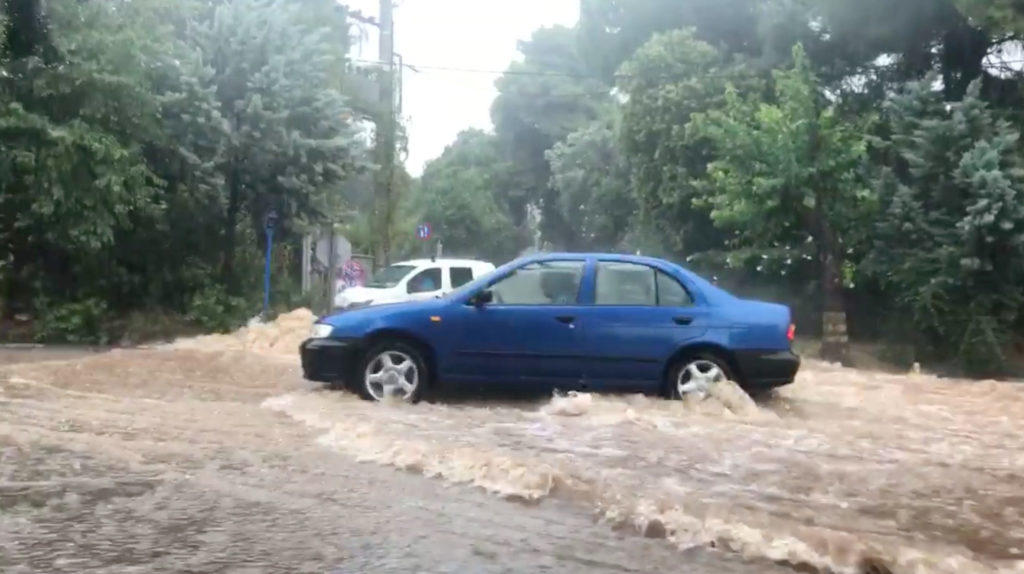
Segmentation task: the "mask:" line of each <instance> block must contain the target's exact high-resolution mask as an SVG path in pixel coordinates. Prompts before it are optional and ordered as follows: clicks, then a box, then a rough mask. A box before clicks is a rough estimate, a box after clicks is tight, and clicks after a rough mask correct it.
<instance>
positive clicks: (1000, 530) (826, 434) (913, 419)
mask: <svg viewBox="0 0 1024 574" xmlns="http://www.w3.org/2000/svg"><path fill="white" fill-rule="evenodd" d="M10 363H11V361H8V365H6V366H3V365H0V571H2V572H5V573H6V572H411V571H415V572H533V571H552V572H666V571H676V572H698V573H700V572H751V573H753V572H771V571H778V572H787V571H789V572H792V571H794V570H799V571H821V572H826V571H834V572H886V571H891V572H915V573H916V572H939V573H946V572H949V573H953V572H956V573H972V572H1008V573H1009V572H1015V573H1019V572H1024V387H1021V386H1017V385H1014V384H1010V383H997V382H991V381H988V382H966V381H952V380H938V379H934V378H931V377H927V376H917V377H911V376H901V375H891V374H877V373H869V372H862V371H855V370H849V369H842V368H838V367H833V366H829V365H826V364H822V363H814V362H810V363H809V364H807V365H806V366H805V368H804V369H803V370H802V372H801V374H800V377H799V380H798V382H797V384H795V385H793V386H792V387H789V388H786V389H783V390H782V391H780V392H779V393H778V394H777V395H776V396H774V397H771V398H769V399H767V400H766V401H764V402H763V403H761V404H754V403H753V402H751V401H749V399H747V398H746V396H745V395H742V394H741V393H739V392H738V391H737V389H735V388H733V387H730V386H723V387H721V388H720V389H717V391H716V393H715V394H714V395H713V396H712V397H710V398H709V399H708V400H706V401H703V402H667V401H661V400H658V399H652V398H646V397H639V396H623V397H609V396H594V395H574V396H565V397H555V398H553V399H552V398H537V399H531V400H516V401H508V400H503V399H502V400H499V399H496V398H485V399H480V400H476V399H474V400H468V399H465V398H460V397H457V398H445V397H441V398H440V399H439V400H437V401H435V402H432V403H424V404H419V405H415V406H410V405H403V404H385V405H373V404H368V403H365V402H362V401H360V400H358V399H356V398H355V397H352V396H351V395H348V394H346V393H339V392H328V391H325V390H322V389H320V388H317V387H316V386H314V385H310V384H308V383H305V382H303V381H302V380H301V377H300V375H299V373H298V369H297V366H296V361H295V357H294V356H289V355H287V354H282V355H280V356H271V355H266V354H256V353H251V352H241V351H218V350H216V348H214V347H211V348H210V349H208V350H197V349H183V348H177V349H166V350H136V351H114V352H111V353H106V354H103V355H98V356H88V357H84V358H78V359H73V360H61V361H56V362H36V363H26V364H10Z"/></svg>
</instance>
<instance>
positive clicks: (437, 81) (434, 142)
mask: <svg viewBox="0 0 1024 574" xmlns="http://www.w3.org/2000/svg"><path fill="white" fill-rule="evenodd" d="M340 1H341V2H342V3H343V4H347V5H348V6H350V7H351V8H352V9H354V10H360V11H361V12H362V13H363V14H364V15H367V16H377V14H378V10H377V8H378V1H377V0H348V1H346V0H340ZM396 3H397V7H396V8H395V52H397V53H398V54H401V55H402V57H403V58H404V59H405V63H407V64H412V65H414V66H415V65H417V64H418V65H421V66H437V67H446V68H463V69H465V68H469V69H474V70H499V71H500V70H504V69H505V68H506V67H507V66H508V65H509V63H510V62H511V61H512V60H514V59H517V58H518V57H519V56H518V52H517V51H516V42H517V41H518V40H520V39H527V38H529V37H530V34H532V33H533V31H534V30H535V29H537V28H540V27H542V26H551V25H554V24H563V25H566V26H571V25H573V24H575V23H576V21H577V20H578V19H579V0H397V2H396ZM364 30H365V31H366V33H367V36H366V37H365V38H364V41H363V43H362V45H361V46H355V47H353V54H352V57H353V58H357V59H367V60H376V59H377V57H378V53H377V34H376V30H374V29H373V28H372V27H368V26H367V27H364ZM403 76H404V77H403V81H404V84H405V90H404V103H403V110H402V114H403V118H404V121H405V126H406V129H407V131H408V134H409V157H408V159H407V160H406V168H407V169H408V170H409V172H410V173H412V174H413V175H414V176H418V175H420V173H421V172H422V171H423V166H424V164H425V163H426V162H427V161H429V160H431V159H434V158H436V157H437V156H439V155H441V152H443V151H444V148H445V146H447V145H448V144H449V143H451V142H452V141H453V140H454V139H455V136H456V135H457V134H458V133H459V132H460V131H462V130H464V129H467V128H470V127H476V128H481V129H488V130H489V129H491V127H492V126H491V118H490V108H491V102H492V101H493V100H494V97H495V96H496V95H497V91H496V90H495V88H494V81H495V80H496V79H497V78H498V75H496V74H482V73H467V72H450V71H440V70H427V69H423V70H421V71H420V73H416V72H413V71H412V70H409V69H406V70H405V71H404V72H403Z"/></svg>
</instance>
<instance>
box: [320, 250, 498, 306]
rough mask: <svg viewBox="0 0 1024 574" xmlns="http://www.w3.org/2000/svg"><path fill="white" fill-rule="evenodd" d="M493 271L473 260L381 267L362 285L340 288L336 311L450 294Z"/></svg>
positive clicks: (419, 260)
mask: <svg viewBox="0 0 1024 574" xmlns="http://www.w3.org/2000/svg"><path fill="white" fill-rule="evenodd" d="M491 271H494V265H492V264H491V263H487V262H485V261H474V260H472V259H416V260H413V261H403V262H401V263H396V264H394V265H392V266H391V267H387V268H385V269H381V270H380V271H379V272H377V273H375V274H374V276H373V278H372V279H370V280H369V281H367V282H366V286H365V287H349V288H347V289H344V288H339V289H338V291H337V293H335V295H334V308H335V310H342V309H352V308H358V307H366V306H368V305H381V304H384V303H400V302H403V301H420V300H424V299H433V298H435V297H440V296H441V295H445V294H447V293H450V292H451V291H453V290H454V289H457V288H459V287H462V286H463V285H465V284H466V283H469V282H470V281H473V280H474V279H477V278H479V277H481V276H482V275H486V274H487V273H490V272H491Z"/></svg>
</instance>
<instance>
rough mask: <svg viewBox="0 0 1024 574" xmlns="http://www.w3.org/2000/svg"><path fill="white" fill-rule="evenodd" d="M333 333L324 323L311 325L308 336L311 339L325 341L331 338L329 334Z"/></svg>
mask: <svg viewBox="0 0 1024 574" xmlns="http://www.w3.org/2000/svg"><path fill="white" fill-rule="evenodd" d="M333 331H334V327H332V326H330V325H327V324H326V323H316V324H315V325H313V329H312V330H311V331H310V333H309V336H310V338H312V339H326V338H327V337H330V336H331V332H333Z"/></svg>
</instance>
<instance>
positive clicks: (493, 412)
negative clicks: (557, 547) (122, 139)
mask: <svg viewBox="0 0 1024 574" xmlns="http://www.w3.org/2000/svg"><path fill="white" fill-rule="evenodd" d="M737 393H742V390H740V389H739V388H738V387H735V386H734V385H731V384H729V385H722V386H721V387H719V388H716V389H714V390H713V391H712V392H711V393H710V394H709V396H708V398H707V399H706V400H704V401H690V402H687V401H682V402H678V401H677V402H672V401H663V400H659V399H654V398H648V397H642V396H624V397H616V396H598V395H590V394H585V393H570V394H567V395H556V396H554V397H553V398H552V399H551V400H550V401H549V402H547V403H546V404H543V405H540V406H539V407H531V406H530V405H511V406H510V405H504V404H496V405H494V406H492V407H479V406H475V407H465V406H447V405H429V404H422V405H417V406H410V405H394V406H392V405H386V406H382V405H374V404H369V403H363V402H362V401H359V400H357V399H355V398H354V397H351V396H349V395H347V394H344V393H322V392H321V393H291V394H288V395H284V396H280V397H275V398H272V399H268V400H267V401H266V402H265V403H264V407H265V408H269V409H272V410H275V411H278V412H282V413H284V414H287V415H288V416H290V417H291V418H293V419H295V420H298V421H301V422H303V423H305V424H306V425H308V426H310V427H312V428H314V429H318V430H322V431H324V434H322V435H321V436H320V437H319V439H318V442H319V443H320V444H322V445H324V446H325V447H328V448H331V449H334V450H336V451H338V452H342V453H344V454H346V455H349V456H353V457H355V458H357V459H358V460H362V461H367V462H373V463H377V464H382V465H389V466H394V467H396V468H401V469H404V470H408V471H412V472H417V473H422V474H424V475H426V476H431V477H437V478H440V479H443V480H446V481H449V482H452V483H460V484H472V485H475V486H478V487H481V488H484V489H486V490H487V491H489V492H492V493H495V494H497V495H500V496H506V497H510V498H515V499H523V500H538V499H541V498H544V497H547V496H553V495H554V496H560V497H566V498H569V499H573V500H577V501H580V502H583V503H585V504H587V505H589V506H590V507H591V508H592V509H593V510H594V511H595V512H596V513H597V514H598V516H599V517H600V518H601V519H602V520H603V521H605V522H607V523H608V524H609V525H610V526H612V527H616V528H628V529H632V530H635V531H636V532H638V533H640V534H643V535H645V536H651V537H664V538H667V539H669V540H670V541H672V542H673V543H675V544H676V545H678V546H679V547H680V548H681V549H686V548H692V547H695V546H701V547H714V548H719V549H722V550H727V551H730V552H736V553H739V554H742V555H744V556H747V557H750V558H761V559H769V560H773V561H777V562H781V563H786V564H791V565H798V566H800V567H802V568H805V569H811V570H815V571H819V572H851V573H855V572H886V571H892V572H913V573H917V572H922V573H923V572H937V573H949V574H953V573H957V574H959V573H965V574H973V573H975V572H977V573H982V572H997V571H1002V572H1017V571H1018V570H1015V569H1017V568H1020V567H1021V562H1019V561H1005V560H1001V561H993V560H989V561H987V562H986V561H984V560H981V559H979V558H978V557H976V556H973V553H972V552H970V551H967V550H966V549H964V548H960V549H957V548H956V547H955V546H953V545H950V544H948V543H944V542H938V541H930V540H928V539H927V538H922V537H921V536H914V535H911V534H912V533H903V532H901V531H900V528H899V527H898V526H894V527H888V528H882V529H880V530H878V529H876V531H872V526H871V524H872V522H873V521H874V519H868V520H865V519H864V517H863V516H858V515H857V512H856V508H854V506H855V503H856V502H857V501H853V502H851V500H849V499H848V498H846V497H844V496H843V494H842V492H832V491H835V490H836V489H837V488H838V489H839V490H842V487H843V486H844V485H843V484H842V483H837V484H829V481H830V479H825V478H824V477H821V476H817V477H816V476H814V475H813V473H811V475H810V476H804V477H801V475H800V474H799V472H800V469H801V468H802V465H803V464H806V463H805V462H804V461H800V460H799V459H797V458H793V459H792V460H793V462H794V463H795V462H799V463H800V464H796V466H795V467H794V468H791V469H787V468H785V467H778V470H775V469H774V468H767V469H761V468H759V467H758V464H763V463H762V462H761V461H760V460H757V459H759V458H760V457H762V456H764V455H765V454H766V452H767V454H770V455H772V456H777V455H783V456H782V458H783V460H785V459H786V458H787V457H793V456H794V452H792V451H788V452H787V451H785V450H784V449H786V448H787V445H788V447H789V448H796V449H797V450H796V451H795V452H796V453H799V452H800V450H801V449H802V450H804V451H805V452H804V456H806V454H807V453H806V450H807V449H812V448H823V449H828V448H835V445H830V444H827V443H825V444H822V442H821V439H815V438H814V437H808V436H807V431H806V430H804V429H794V428H792V427H793V423H794V421H793V420H791V419H787V418H786V417H785V416H779V415H778V414H776V413H775V412H773V411H772V410H769V409H764V408H760V407H758V405H756V404H755V403H754V402H753V401H751V400H750V399H749V397H747V396H746V395H745V393H743V394H742V396H740V395H739V394H737ZM769 406H771V405H769ZM760 433H764V434H766V435H769V436H767V440H769V441H770V442H773V443H774V444H776V448H777V449H778V450H779V452H775V453H772V452H770V451H765V450H764V449H763V445H758V446H756V447H754V448H750V447H749V446H748V445H745V444H743V440H742V439H740V438H738V437H741V436H742V435H743V434H747V435H753V436H755V437H756V436H757V435H758V434H760ZM690 438H693V439H695V440H689V439H690ZM680 439H682V440H681V442H680ZM702 441H703V442H707V443H710V444H706V445H704V447H705V448H703V449H702V448H701V442H702ZM755 443H756V441H755ZM683 445H686V446H683ZM680 448H684V449H687V450H688V452H681V451H679V449H680ZM819 456H822V457H824V456H827V455H826V453H825V452H821V453H820V454H819ZM780 462H781V461H780ZM782 464H785V463H784V462H782ZM822 464H826V463H822ZM687 465H689V466H687ZM758 471H769V472H772V471H774V472H775V473H777V474H778V475H779V477H776V478H780V477H781V478H785V479H788V480H789V481H791V482H792V484H787V483H786V482H785V481H779V480H763V481H760V483H758V481H757V480H756V479H755V480H754V482H753V483H750V484H744V482H743V481H744V480H745V478H744V477H743V476H740V475H741V474H752V475H756V474H757V473H758ZM855 472H856V471H855ZM840 474H841V473H840ZM860 478H862V477H858V476H851V477H849V479H850V480H853V481H856V480H859V479H860ZM908 478H909V477H908ZM808 479H810V480H811V482H806V481H808ZM815 480H817V481H821V482H823V483H824V484H815V483H814V482H813V481H815ZM801 481H805V482H803V483H802V482H801ZM808 489H809V490H808ZM801 490H803V491H806V494H804V496H806V497H807V499H806V501H805V502H803V503H802V502H801V501H800V500H799V499H798V498H796V499H794V496H799V494H798V493H799V491H801ZM794 491H796V492H794ZM879 495H880V496H885V495H886V493H885V492H884V491H881V492H879ZM903 502H907V501H903ZM920 502H924V501H920ZM805 506H806V508H804V507H805ZM828 508H833V509H834V510H836V516H834V517H830V516H825V515H822V514H821V513H822V512H826V511H828ZM822 509H825V510H824V511H823V510H822ZM815 513H817V514H818V515H817V517H815ZM844 517H847V518H857V520H851V521H849V522H847V520H846V518H844ZM887 520H889V519H883V520H882V521H883V522H885V521H887ZM871 568H874V570H872V569H871Z"/></svg>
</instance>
